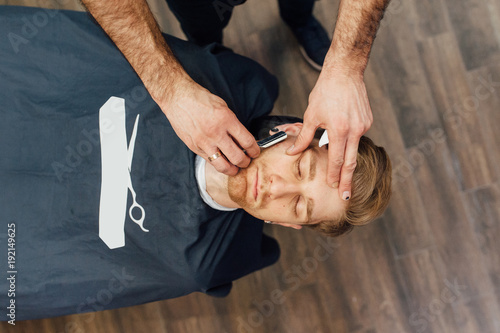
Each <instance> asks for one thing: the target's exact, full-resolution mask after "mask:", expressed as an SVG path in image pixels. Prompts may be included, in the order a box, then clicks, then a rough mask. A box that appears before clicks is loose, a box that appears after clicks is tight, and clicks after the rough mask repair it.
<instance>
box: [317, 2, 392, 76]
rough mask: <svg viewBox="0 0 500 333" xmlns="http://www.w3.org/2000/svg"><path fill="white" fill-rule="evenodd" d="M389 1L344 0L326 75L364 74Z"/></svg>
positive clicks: (329, 53)
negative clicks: (330, 73)
mask: <svg viewBox="0 0 500 333" xmlns="http://www.w3.org/2000/svg"><path fill="white" fill-rule="evenodd" d="M389 1H390V0H341V1H340V6H339V13H338V18H337V24H336V26H335V33H334V35H333V40H332V44H331V47H330V50H329V51H328V54H327V57H326V59H325V64H324V66H323V72H329V71H333V70H341V71H344V72H347V73H350V74H352V75H357V74H358V75H363V73H364V70H365V68H366V65H367V63H368V57H369V55H370V50H371V47H372V43H373V40H374V39H375V35H376V33H377V29H378V27H379V24H380V20H382V17H383V16H384V12H385V9H386V8H387V5H388V4H389Z"/></svg>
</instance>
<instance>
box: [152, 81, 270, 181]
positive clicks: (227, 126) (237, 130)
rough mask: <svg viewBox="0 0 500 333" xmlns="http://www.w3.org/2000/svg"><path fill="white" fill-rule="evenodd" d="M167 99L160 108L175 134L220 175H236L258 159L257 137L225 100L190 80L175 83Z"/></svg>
mask: <svg viewBox="0 0 500 333" xmlns="http://www.w3.org/2000/svg"><path fill="white" fill-rule="evenodd" d="M168 95H169V96H168V98H166V99H165V102H164V103H162V104H163V105H160V107H161V109H162V110H163V112H164V113H165V115H166V116H167V118H168V120H169V121H170V124H171V125H172V127H173V129H174V131H175V133H176V134H177V136H179V138H180V139H181V140H182V141H183V142H184V143H185V144H186V145H187V146H188V147H189V149H191V150H192V151H193V152H194V153H195V154H197V155H200V156H201V157H203V158H205V159H206V160H207V161H208V162H209V163H212V165H213V166H214V167H215V169H216V170H217V171H219V172H222V173H224V174H226V175H236V174H237V173H238V170H239V169H238V167H239V168H246V167H247V166H248V165H249V164H250V161H251V159H250V157H252V158H255V157H257V156H258V155H259V153H260V148H259V146H258V145H257V143H256V141H255V139H254V137H253V136H252V134H250V132H248V130H247V129H246V128H245V127H244V126H243V125H242V124H241V123H240V121H239V120H238V118H237V117H236V115H235V114H234V113H233V112H232V111H231V110H230V109H229V108H228V106H227V104H226V102H225V101H224V100H223V99H222V98H220V97H218V96H216V95H213V94H212V93H210V92H209V91H208V90H207V89H205V88H203V87H202V86H200V85H199V84H197V83H196V82H194V81H193V80H192V79H190V78H187V79H184V80H182V81H178V82H176V83H175V87H174V89H172V92H171V93H169V94H168ZM242 149H245V150H246V154H245V153H244V152H243V150H242ZM217 152H220V153H221V156H220V157H218V158H216V159H215V160H213V161H212V162H210V161H209V160H208V157H209V156H212V155H214V154H215V153H217ZM222 154H223V155H224V156H225V157H226V158H227V159H226V158H224V156H223V155H222ZM249 156H250V157H249Z"/></svg>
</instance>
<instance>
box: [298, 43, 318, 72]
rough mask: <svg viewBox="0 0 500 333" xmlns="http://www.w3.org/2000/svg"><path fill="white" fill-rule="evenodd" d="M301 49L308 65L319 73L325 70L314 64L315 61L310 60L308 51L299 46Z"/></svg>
mask: <svg viewBox="0 0 500 333" xmlns="http://www.w3.org/2000/svg"><path fill="white" fill-rule="evenodd" d="M299 49H300V53H302V56H303V57H304V59H306V61H307V63H308V64H309V65H310V66H311V67H312V68H314V69H315V70H317V71H318V72H321V70H322V69H323V66H321V65H318V64H317V63H316V62H314V60H312V59H311V58H309V56H308V55H307V52H306V50H305V49H304V48H303V47H302V46H299Z"/></svg>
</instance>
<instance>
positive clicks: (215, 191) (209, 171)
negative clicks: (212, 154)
mask: <svg viewBox="0 0 500 333" xmlns="http://www.w3.org/2000/svg"><path fill="white" fill-rule="evenodd" d="M205 178H206V183H207V184H206V185H207V192H208V194H209V195H210V196H211V197H212V199H214V200H215V202H217V203H218V204H219V205H222V206H224V207H227V208H241V207H240V206H239V205H238V204H236V203H235V202H234V201H233V200H231V198H230V197H229V193H228V179H229V177H228V176H227V175H225V174H223V173H220V172H218V171H217V170H216V169H215V168H214V167H213V166H212V165H211V164H210V163H208V162H207V163H205Z"/></svg>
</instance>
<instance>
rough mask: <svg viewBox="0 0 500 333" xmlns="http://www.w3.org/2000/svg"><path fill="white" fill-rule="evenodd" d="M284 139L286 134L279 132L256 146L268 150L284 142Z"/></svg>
mask: <svg viewBox="0 0 500 333" xmlns="http://www.w3.org/2000/svg"><path fill="white" fill-rule="evenodd" d="M286 138H287V135H286V133H285V132H283V131H279V132H278V133H276V134H273V135H271V136H270V137H268V138H265V139H262V140H260V141H258V142H257V144H258V145H259V147H260V148H268V147H271V146H274V145H275V144H277V143H279V142H281V141H283V140H285V139H286Z"/></svg>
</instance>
